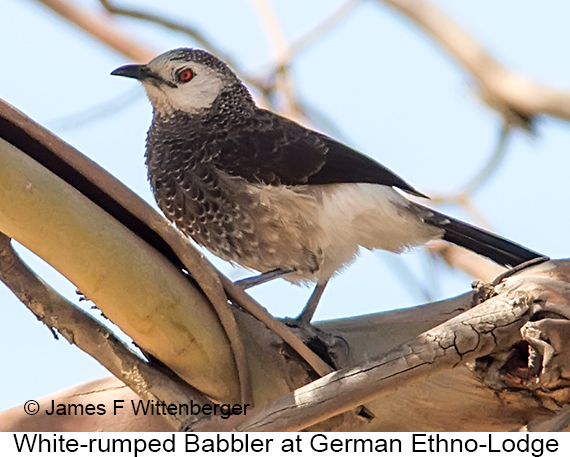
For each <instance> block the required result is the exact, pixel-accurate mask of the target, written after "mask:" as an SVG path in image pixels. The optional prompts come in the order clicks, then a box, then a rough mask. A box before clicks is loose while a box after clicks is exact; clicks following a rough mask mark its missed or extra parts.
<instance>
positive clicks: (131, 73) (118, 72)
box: [111, 65, 155, 81]
mask: <svg viewBox="0 0 570 457" xmlns="http://www.w3.org/2000/svg"><path fill="white" fill-rule="evenodd" d="M111 74H112V75H114V76H125V77H127V78H134V79H138V80H139V81H144V80H145V79H148V78H152V77H155V75H154V74H153V73H152V72H151V71H150V70H149V69H148V68H147V66H146V65H124V66H122V67H119V68H117V69H115V70H113V71H112V72H111Z"/></svg>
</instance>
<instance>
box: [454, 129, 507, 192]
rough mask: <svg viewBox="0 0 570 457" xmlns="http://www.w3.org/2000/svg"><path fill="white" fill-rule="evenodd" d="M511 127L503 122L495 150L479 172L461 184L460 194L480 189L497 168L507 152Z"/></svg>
mask: <svg viewBox="0 0 570 457" xmlns="http://www.w3.org/2000/svg"><path fill="white" fill-rule="evenodd" d="M511 130H512V127H511V125H509V123H507V122H503V125H502V126H501V129H500V132H499V139H498V141H497V145H496V146H495V150H494V151H493V154H492V155H491V158H490V159H489V160H488V162H487V163H486V164H485V165H484V166H483V168H482V169H481V170H479V172H478V173H477V174H476V175H475V176H473V178H471V179H470V180H469V181H468V182H467V184H465V185H464V186H463V189H462V190H461V191H460V192H459V193H461V194H473V193H474V192H476V191H477V190H478V189H480V188H481V187H482V186H483V185H484V184H485V183H486V182H487V181H488V180H489V178H490V177H491V175H492V174H493V173H494V172H495V171H496V170H497V168H498V167H499V164H500V163H501V162H502V161H503V159H504V158H505V155H506V152H507V144H508V139H509V137H510V133H511Z"/></svg>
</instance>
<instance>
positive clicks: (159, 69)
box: [111, 48, 546, 324]
mask: <svg viewBox="0 0 570 457" xmlns="http://www.w3.org/2000/svg"><path fill="white" fill-rule="evenodd" d="M111 74H112V75H116V76H123V77H128V78H134V79H135V80H138V81H140V82H141V83H142V85H143V86H144V89H145V90H146V93H147V96H148V98H149V100H150V102H151V105H152V109H153V118H152V123H151V126H150V129H149V131H148V133H147V140H146V154H145V157H146V165H147V170H148V179H149V181H150V185H151V188H152V191H153V193H154V197H155V199H156V202H157V204H158V206H159V208H160V209H161V210H162V212H163V213H164V215H165V216H166V217H167V218H168V219H169V220H170V221H171V222H172V223H173V224H174V225H176V227H177V228H178V229H179V230H181V231H182V232H183V233H185V234H186V235H187V236H189V237H190V238H192V239H193V240H194V241H195V242H196V243H198V244H199V245H201V246H203V247H205V248H206V249H208V250H209V251H210V252H212V253H213V254H214V255H216V256H218V257H220V258H222V259H224V260H226V261H229V262H231V263H233V264H238V265H240V266H242V267H245V268H247V269H250V270H255V271H257V272H260V274H259V275H258V276H254V277H252V278H249V279H246V280H244V281H242V282H241V284H242V285H243V286H244V287H251V286H253V285H257V284H261V283H262V282H265V281H267V280H270V279H273V278H275V277H282V278H284V279H286V280H288V281H290V282H292V283H295V284H315V287H314V290H313V292H312V294H311V296H310V298H309V300H308V302H307V304H306V306H305V308H304V309H303V311H302V312H301V314H300V315H299V316H298V317H297V321H298V322H299V323H301V324H309V323H310V321H311V320H312V318H313V315H314V312H315V310H316V307H317V305H318V303H319V301H320V298H321V296H322V293H323V291H324V290H325V287H326V285H327V283H328V281H329V280H330V278H331V277H333V276H334V275H335V274H336V273H338V272H339V271H341V270H342V269H343V268H344V267H345V266H347V265H349V264H350V263H351V262H352V261H353V260H354V259H355V258H356V256H357V254H358V251H359V249H360V248H361V247H362V248H366V249H369V250H375V249H381V250H386V251H391V252H397V253H399V252H402V251H406V250H408V249H411V248H414V247H416V246H421V245H424V244H426V243H428V242H429V241H431V240H436V239H443V240H446V241H448V242H451V243H453V244H456V245H458V246H461V247H464V248H467V249H468V250H471V251H473V252H475V253H477V254H480V255H482V256H485V257H487V258H489V259H491V260H493V261H494V262H496V263H498V264H501V265H504V266H507V267H516V266H519V265H521V264H524V263H525V262H528V261H531V260H533V259H538V258H546V257H545V256H543V255H542V254H539V253H537V252H534V251H532V250H530V249H528V248H526V247H523V246H521V245H519V244H517V243H514V242H512V241H509V240H507V239H505V238H502V237H500V236H498V235H495V234H492V233H490V232H488V231H486V230H483V229H480V228H477V227H475V226H473V225H470V224H467V223H465V222H462V221H459V220H457V219H454V218H452V217H449V216H446V215H444V214H442V213H439V212H437V211H435V210H433V209H430V208H428V207H426V206H423V205H421V204H419V203H417V202H416V201H412V200H410V199H408V198H407V197H406V195H411V196H413V197H417V198H427V197H426V196H425V195H424V194H423V193H421V192H419V191H418V190H416V189H414V188H413V187H412V186H411V185H410V184H408V183H407V182H406V181H404V180H403V179H402V178H400V177H399V176H398V175H396V174H395V173H393V172H392V171H390V170H389V169H388V168H386V167H385V166H383V165H381V164H380V163H379V162H377V161H376V160H374V159H372V158H371V157H369V156H367V155H365V154H363V153H361V152H358V151H356V150H355V149H353V148H351V147H349V146H346V145H344V144H342V143H341V142H339V141H337V140H335V139H333V138H331V137H329V136H327V135H325V134H323V133H320V132H317V131H315V130H311V129H309V128H307V127H304V126H302V125H300V124H299V123H297V122H294V121H293V120H290V119H288V118H286V117H283V116H281V115H279V114H277V113H274V112H272V111H270V110H267V109H264V108H261V107H258V106H257V105H256V103H255V101H254V99H253V97H252V95H251V93H250V92H249V90H248V89H247V88H246V87H245V85H244V83H243V82H242V81H241V80H240V78H239V77H238V76H237V75H236V73H235V72H234V71H233V70H232V69H230V67H229V66H228V65H227V64H226V63H225V62H223V61H222V60H221V59H219V58H218V57H216V56H214V55H213V54H211V53H209V52H207V51H204V50H200V49H193V48H179V49H174V50H171V51H167V52H165V53H163V54H161V55H159V56H157V57H155V58H154V59H152V60H151V61H150V62H149V63H148V64H129V65H124V66H121V67H119V68H117V69H115V70H114V71H113V72H112V73H111Z"/></svg>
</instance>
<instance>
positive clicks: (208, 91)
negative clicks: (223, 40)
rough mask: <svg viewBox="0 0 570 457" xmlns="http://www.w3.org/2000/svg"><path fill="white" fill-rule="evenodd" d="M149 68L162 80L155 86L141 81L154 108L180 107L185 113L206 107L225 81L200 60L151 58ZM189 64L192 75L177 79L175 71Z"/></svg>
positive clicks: (167, 110) (159, 109)
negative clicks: (185, 78) (182, 80)
mask: <svg viewBox="0 0 570 457" xmlns="http://www.w3.org/2000/svg"><path fill="white" fill-rule="evenodd" d="M148 68H149V69H150V70H151V71H152V72H154V73H155V74H157V75H159V76H160V77H161V78H162V79H163V80H164V81H167V82H169V83H172V84H173V85H175V87H171V85H169V84H168V83H162V84H160V85H159V87H157V86H156V85H155V84H153V82H152V81H151V80H147V81H143V85H144V87H145V89H146V92H147V94H148V98H149V99H150V101H151V103H152V105H153V106H154V108H155V110H157V111H159V112H170V111H173V110H180V111H184V112H187V113H192V112H196V111H198V110H199V109H204V108H209V107H210V106H212V103H214V100H216V98H217V97H218V95H219V94H220V92H221V90H222V87H223V85H224V81H223V79H222V76H221V75H220V74H219V73H218V72H217V71H215V70H214V69H212V68H209V67H206V66H204V65H201V64H199V63H195V62H192V63H190V64H188V63H184V62H181V61H170V62H169V61H160V60H159V61H152V62H150V64H149V65H148ZM185 68H189V69H190V70H191V71H192V73H193V74H194V77H193V78H192V79H191V80H190V81H188V82H186V83H183V82H179V81H178V80H177V78H176V75H177V74H178V72H180V71H181V70H182V69H185Z"/></svg>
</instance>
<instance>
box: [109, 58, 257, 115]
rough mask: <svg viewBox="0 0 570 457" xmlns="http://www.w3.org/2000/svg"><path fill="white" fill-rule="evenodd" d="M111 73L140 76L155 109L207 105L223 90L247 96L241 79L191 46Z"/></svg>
mask: <svg viewBox="0 0 570 457" xmlns="http://www.w3.org/2000/svg"><path fill="white" fill-rule="evenodd" d="M111 74H112V75H117V76H125V77H127V78H134V79H137V80H139V81H140V82H141V83H142V84H143V85H144V88H145V89H146V92H147V94H148V98H149V99H150V101H151V103H152V105H153V107H154V110H155V111H157V112H158V113H164V114H167V113H170V112H173V111H183V112H186V113H189V114H192V113H196V112H198V111H200V110H207V109H209V108H210V107H211V106H212V104H213V103H214V101H215V100H216V99H217V98H218V97H219V96H220V94H222V93H223V92H234V93H236V94H244V95H245V96H246V98H248V99H249V98H250V96H249V93H248V92H247V89H245V88H244V87H243V85H242V83H241V81H240V79H239V78H238V77H237V76H236V75H235V73H234V72H233V71H232V70H230V68H229V67H228V66H227V65H226V64H225V63H224V62H222V61H221V60H220V59H218V58H217V57H215V56H213V55H212V54H210V53H208V52H206V51H202V50H198V49H190V48H180V49H175V50H173V51H168V52H165V53H164V54H161V55H159V56H158V57H155V58H154V59H152V60H151V61H150V62H149V63H148V64H146V65H125V66H122V67H119V68H117V69H116V70H114V71H113V72H112V73H111Z"/></svg>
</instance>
